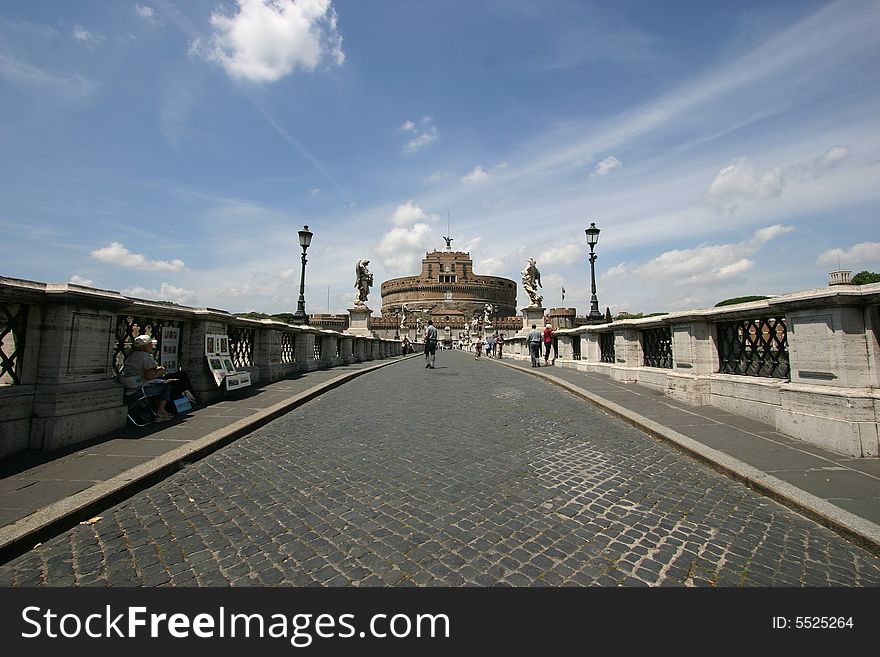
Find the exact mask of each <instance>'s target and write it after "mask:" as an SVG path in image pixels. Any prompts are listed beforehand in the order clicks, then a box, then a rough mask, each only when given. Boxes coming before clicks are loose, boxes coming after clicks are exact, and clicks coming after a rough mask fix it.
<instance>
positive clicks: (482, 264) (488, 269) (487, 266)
mask: <svg viewBox="0 0 880 657" xmlns="http://www.w3.org/2000/svg"><path fill="white" fill-rule="evenodd" d="M474 271H475V272H476V273H478V274H483V275H485V276H495V275H496V274H500V273H501V272H503V271H504V263H503V262H502V261H501V260H499V259H498V258H483V259H482V260H479V261H478V262H477V263H476V265H475V266H474Z"/></svg>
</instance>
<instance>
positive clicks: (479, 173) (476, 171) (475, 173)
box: [461, 166, 489, 184]
mask: <svg viewBox="0 0 880 657" xmlns="http://www.w3.org/2000/svg"><path fill="white" fill-rule="evenodd" d="M487 180H489V174H488V173H486V172H485V171H483V167H481V166H475V167H474V168H473V170H472V171H471V172H470V173H469V174H467V175H466V176H463V177H462V179H461V182H463V183H465V184H472V183H484V182H486V181H487Z"/></svg>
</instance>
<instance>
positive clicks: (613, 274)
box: [601, 262, 634, 281]
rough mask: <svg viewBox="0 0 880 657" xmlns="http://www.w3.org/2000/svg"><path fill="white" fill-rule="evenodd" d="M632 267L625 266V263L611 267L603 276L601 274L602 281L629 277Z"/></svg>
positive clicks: (629, 265) (630, 265)
mask: <svg viewBox="0 0 880 657" xmlns="http://www.w3.org/2000/svg"><path fill="white" fill-rule="evenodd" d="M633 267H634V265H632V264H627V263H625V262H621V263H620V264H618V265H614V266H613V267H611V268H609V269H607V270H606V271H605V273H604V274H602V276H601V278H602V280H603V281H604V280H606V279H607V280H614V279H622V278H625V277H627V276H629V275H630V273H631V271H632V268H633Z"/></svg>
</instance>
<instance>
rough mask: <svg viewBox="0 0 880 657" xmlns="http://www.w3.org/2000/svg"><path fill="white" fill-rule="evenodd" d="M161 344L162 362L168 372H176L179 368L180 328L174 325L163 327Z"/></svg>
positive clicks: (160, 357) (160, 355) (160, 358)
mask: <svg viewBox="0 0 880 657" xmlns="http://www.w3.org/2000/svg"><path fill="white" fill-rule="evenodd" d="M160 344H161V349H160V351H159V360H160V364H161V365H162V367H164V368H165V371H166V372H169V373H170V372H176V371H177V368H178V355H177V348H178V346H179V344H180V329H179V328H177V327H174V326H166V327H165V328H163V329H162V341H161V343H160Z"/></svg>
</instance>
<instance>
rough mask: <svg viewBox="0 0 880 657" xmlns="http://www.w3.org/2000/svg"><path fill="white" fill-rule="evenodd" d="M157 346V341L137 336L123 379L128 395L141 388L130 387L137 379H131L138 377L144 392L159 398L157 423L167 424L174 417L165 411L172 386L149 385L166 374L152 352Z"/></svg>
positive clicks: (123, 370)
mask: <svg viewBox="0 0 880 657" xmlns="http://www.w3.org/2000/svg"><path fill="white" fill-rule="evenodd" d="M155 344H156V340H153V339H152V338H151V337H150V336H149V335H139V336H137V337H136V338H135V339H134V348H133V349H132V351H131V353H130V354H129V355H128V358H126V359H125V365H124V366H123V367H122V372H121V377H122V382H123V384H124V385H125V394H126V395H128V394H131V393H132V392H135V391H136V390H137V389H138V387H139V386H137V385H134V386H132V385H130V384H131V382H133V381H134V380H135V379H133V378H129V377H138V378H139V379H140V380H141V382H142V384H145V385H144V392H146V394H148V395H151V396H156V398H157V405H156V422H167V421H168V420H170V419H172V418H173V417H174V416H173V415H171V414H170V413H169V412H168V411H166V410H165V404H166V403H167V402H168V400H169V399H171V385H170V384H169V383H167V382H164V381H163V382H156V383H149V381H152V380H154V379H158V378H159V377H161V376H162V375H163V374H165V368H164V367H162V366H161V365H159V364H158V363H156V361H155V360H154V359H153V355H152V351H153V345H155Z"/></svg>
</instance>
